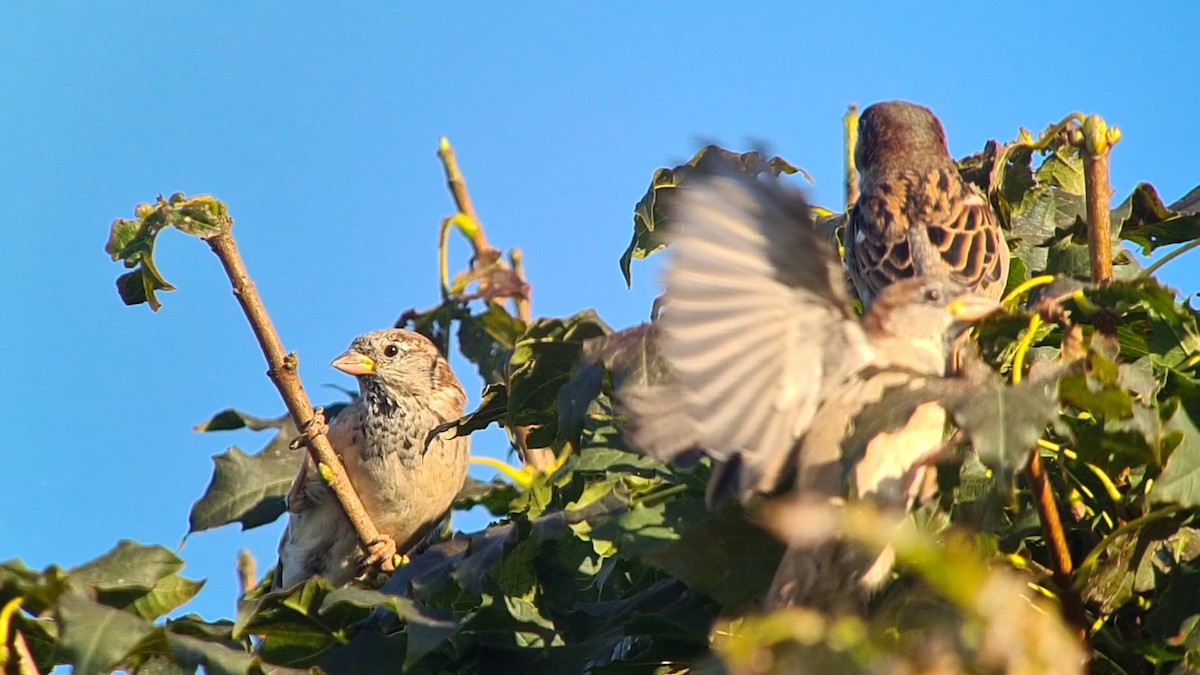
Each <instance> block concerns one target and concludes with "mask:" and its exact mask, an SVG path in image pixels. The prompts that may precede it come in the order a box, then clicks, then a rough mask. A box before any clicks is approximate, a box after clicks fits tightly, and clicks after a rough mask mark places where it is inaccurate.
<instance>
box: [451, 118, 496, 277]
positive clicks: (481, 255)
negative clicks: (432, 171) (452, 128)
mask: <svg viewBox="0 0 1200 675" xmlns="http://www.w3.org/2000/svg"><path fill="white" fill-rule="evenodd" d="M438 158H439V159H441V160H442V168H443V169H445V171H446V186H447V187H449V188H450V195H451V196H452V197H454V205H455V207H457V208H458V210H459V212H460V213H462V214H463V215H465V216H466V217H467V218H469V219H470V220H471V221H473V222H474V227H471V228H462V230H463V233H464V234H466V235H467V237H468V238H470V240H471V247H472V248H474V249H475V258H476V259H477V260H479V261H481V262H491V261H492V260H495V259H496V258H497V257H499V251H497V250H496V249H495V248H493V247H492V245H491V244H490V243H488V238H487V233H485V232H484V231H483V224H482V223H480V222H479V215H478V214H477V213H475V205H474V204H473V203H472V202H471V193H469V192H467V179H465V178H463V175H462V171H460V170H459V168H458V156H457V155H456V154H455V153H454V146H452V145H450V140H449V139H447V138H446V137H444V136H443V137H442V138H441V140H440V141H439V142H438Z"/></svg>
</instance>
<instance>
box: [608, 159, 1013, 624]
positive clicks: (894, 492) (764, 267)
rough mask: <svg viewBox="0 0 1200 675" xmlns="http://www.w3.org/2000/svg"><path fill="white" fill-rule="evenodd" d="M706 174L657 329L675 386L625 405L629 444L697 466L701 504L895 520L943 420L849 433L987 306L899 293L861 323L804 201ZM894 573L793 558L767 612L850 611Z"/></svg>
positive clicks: (696, 184)
mask: <svg viewBox="0 0 1200 675" xmlns="http://www.w3.org/2000/svg"><path fill="white" fill-rule="evenodd" d="M706 168H707V171H708V173H707V175H706V174H701V175H699V176H697V177H696V178H694V179H692V180H693V182H691V183H689V184H686V185H684V186H683V187H682V188H681V194H680V195H679V197H678V198H677V199H676V202H675V210H674V217H675V218H674V220H673V221H672V225H671V228H670V232H669V238H670V249H669V251H670V256H671V257H670V262H669V264H668V266H667V270H666V293H665V296H664V297H665V303H664V309H663V311H662V313H661V314H660V316H659V318H658V320H657V325H658V328H659V331H660V332H659V334H660V341H659V347H660V349H661V352H662V355H663V356H664V357H665V358H666V360H667V361H668V362H669V363H670V364H671V366H672V377H671V378H669V379H668V380H667V381H665V382H661V383H656V384H653V385H650V386H643V385H640V384H631V385H629V386H627V387H626V388H625V389H624V390H622V395H621V398H622V401H623V405H624V408H625V412H626V413H627V414H628V417H629V420H630V425H629V427H628V429H627V431H628V433H627V438H628V440H629V441H630V442H631V443H632V444H633V445H634V446H635V447H638V448H639V449H641V450H642V451H644V452H646V453H647V454H650V455H653V456H655V457H658V458H660V459H664V460H673V459H676V458H680V457H686V456H690V455H692V454H694V452H695V450H696V449H700V450H701V451H703V452H704V453H706V454H708V455H709V456H710V457H712V458H713V460H714V472H713V478H712V479H711V482H710V485H709V492H710V497H712V498H719V497H720V495H721V494H722V493H728V492H733V493H736V495H737V496H738V498H739V499H741V500H742V501H743V502H747V503H751V504H753V503H756V502H757V501H758V500H760V499H762V498H764V497H766V498H775V497H778V496H779V493H780V492H783V491H786V490H791V491H792V492H793V493H795V494H797V495H802V496H804V497H806V498H816V499H828V500H839V499H847V498H849V499H870V500H872V501H874V502H876V503H879V504H881V505H883V506H888V507H896V508H899V509H902V508H904V506H905V505H906V503H907V501H908V495H909V494H910V488H911V487H912V485H914V484H915V482H916V478H917V476H918V475H919V473H920V471H921V469H922V467H923V466H924V465H925V464H926V463H927V462H928V461H929V460H930V458H931V456H932V455H933V454H934V453H936V452H937V451H938V450H939V449H940V447H941V443H942V434H943V430H944V426H945V412H944V411H943V410H942V409H941V408H938V407H937V406H936V405H933V406H931V407H925V406H922V407H920V408H918V409H917V412H915V413H914V414H913V416H912V417H910V418H909V419H908V421H907V426H904V427H903V428H902V429H893V430H891V431H888V432H881V433H875V434H871V433H866V434H854V433H853V432H854V431H855V430H854V426H855V424H856V423H857V422H858V420H856V418H857V416H858V414H859V413H860V412H862V411H864V410H866V409H867V407H868V406H870V405H871V404H872V403H875V402H877V401H879V400H880V398H881V397H882V396H883V395H884V392H885V390H888V389H889V388H891V387H893V386H902V385H909V384H914V383H916V382H917V381H918V380H921V379H922V378H939V377H942V376H943V375H944V374H945V371H946V365H947V357H948V354H949V352H950V348H951V345H952V343H953V341H954V340H955V337H956V336H957V335H959V334H960V333H961V332H962V330H963V329H964V328H965V327H966V326H967V325H968V323H969V322H971V321H974V320H977V319H979V318H982V317H983V316H984V315H985V314H987V313H989V312H990V311H992V310H993V309H995V308H996V307H998V305H997V303H995V302H994V301H992V300H989V299H987V298H984V297H981V296H978V295H974V294H971V293H968V292H967V291H966V289H964V288H963V287H962V286H960V285H958V284H955V283H953V282H952V281H949V280H946V279H941V278H916V279H906V280H901V281H898V282H896V283H893V284H891V285H889V286H888V287H887V288H886V289H884V290H883V291H882V292H881V293H880V295H879V297H878V299H877V301H876V302H875V303H874V305H873V306H872V307H871V308H870V309H869V310H868V311H867V313H866V315H865V316H863V317H862V318H861V319H860V318H859V317H857V316H856V315H855V313H854V311H853V309H852V308H851V305H850V300H849V294H848V289H846V287H845V282H844V277H843V273H842V268H841V265H840V264H839V261H838V259H837V257H836V254H835V253H834V252H833V250H832V248H831V247H830V246H829V243H828V241H827V239H826V237H825V236H824V235H823V234H822V233H821V232H820V231H819V230H818V229H817V227H816V226H815V224H814V223H813V221H812V217H811V215H810V213H809V209H808V207H807V205H806V203H805V201H804V199H803V195H802V194H800V193H799V192H798V191H795V190H791V189H788V188H786V187H784V186H783V185H782V184H780V183H779V182H778V181H774V180H757V179H753V178H750V177H748V176H746V175H744V174H741V173H738V172H737V171H736V170H734V169H732V168H730V167H727V166H724V165H715V166H709V167H706ZM857 436H863V437H861V438H858V437H857ZM851 441H853V442H851ZM890 567H891V563H890V559H888V558H887V557H886V556H882V557H881V558H880V559H879V560H878V561H877V562H875V563H873V562H872V559H871V558H870V557H868V556H865V555H864V554H861V553H860V552H858V551H857V550H853V549H850V548H847V547H846V546H843V545H841V544H839V543H836V542H835V543H834V544H833V545H831V546H829V547H825V548H822V549H820V550H801V549H794V550H791V551H789V552H788V553H787V554H786V555H785V558H784V561H783V563H782V564H781V566H780V569H779V572H778V575H777V577H776V581H775V583H774V585H773V587H772V589H771V591H770V593H769V597H768V605H770V606H780V605H790V604H804V605H809V606H817V607H823V608H825V607H830V606H835V605H839V604H854V603H856V602H857V601H858V600H859V599H860V598H861V597H863V593H862V590H863V589H866V588H871V587H873V586H874V585H877V584H878V583H879V582H880V581H881V580H882V579H884V578H886V573H887V572H888V571H889V570H890Z"/></svg>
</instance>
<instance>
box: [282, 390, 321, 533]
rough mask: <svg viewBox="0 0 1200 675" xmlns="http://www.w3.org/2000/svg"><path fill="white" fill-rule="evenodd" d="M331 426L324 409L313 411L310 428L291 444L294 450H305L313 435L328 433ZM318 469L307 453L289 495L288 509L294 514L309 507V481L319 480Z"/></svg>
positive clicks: (309, 423)
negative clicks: (328, 423) (326, 422)
mask: <svg viewBox="0 0 1200 675" xmlns="http://www.w3.org/2000/svg"><path fill="white" fill-rule="evenodd" d="M328 432H329V426H328V425H326V424H325V411H324V409H322V408H317V409H316V410H314V411H313V418H312V419H311V420H309V422H308V426H307V428H306V429H304V430H303V431H302V433H301V434H300V435H299V436H297V437H296V439H295V440H293V441H292V443H291V448H292V449H293V450H296V449H300V448H304V447H305V445H306V444H307V441H308V439H309V438H311V436H312V434H313V433H322V434H324V433H328ZM317 476H318V474H317V467H316V464H314V463H313V459H312V455H310V454H308V452H307V450H306V451H305V456H304V462H302V463H301V464H300V472H299V473H298V474H296V480H294V481H292V487H291V488H290V489H289V490H288V493H287V508H288V511H291V512H292V513H300V512H301V511H303V510H304V509H305V508H307V507H308V504H309V501H310V500H309V498H308V492H307V490H308V483H309V481H315V480H317Z"/></svg>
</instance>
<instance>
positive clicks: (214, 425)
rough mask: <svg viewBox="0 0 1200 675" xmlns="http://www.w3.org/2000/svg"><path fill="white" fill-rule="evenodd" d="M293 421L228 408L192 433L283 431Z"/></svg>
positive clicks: (329, 412)
mask: <svg viewBox="0 0 1200 675" xmlns="http://www.w3.org/2000/svg"><path fill="white" fill-rule="evenodd" d="M326 413H327V416H329V417H331V416H332V415H333V414H334V411H332V410H327V411H326ZM289 419H291V417H290V416H289V415H284V416H282V417H276V418H273V419H272V418H266V417H255V416H253V415H251V414H249V413H244V412H242V411H240V410H236V409H234V408H226V409H224V410H222V411H221V412H219V413H217V414H215V415H213V416H212V417H210V418H209V419H208V420H207V421H204V422H201V423H200V424H197V425H196V426H194V427H192V431H199V432H201V433H203V432H208V431H233V430H235V429H252V430H254V431H262V430H263V429H282V428H283V427H284V426H285V424H286V422H287V420H289Z"/></svg>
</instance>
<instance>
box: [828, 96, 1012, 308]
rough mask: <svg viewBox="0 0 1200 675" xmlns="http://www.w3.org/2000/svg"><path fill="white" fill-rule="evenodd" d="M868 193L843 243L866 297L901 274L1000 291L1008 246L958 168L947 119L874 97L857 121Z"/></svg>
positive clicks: (859, 160)
mask: <svg viewBox="0 0 1200 675" xmlns="http://www.w3.org/2000/svg"><path fill="white" fill-rule="evenodd" d="M854 161H855V163H856V164H857V165H858V171H859V173H860V176H861V184H862V191H861V193H860V195H859V197H858V201H857V202H856V203H855V204H854V207H853V209H851V212H850V219H849V222H848V223H847V225H846V234H845V237H844V246H845V250H846V265H847V267H848V268H849V270H850V279H851V280H852V281H853V282H854V288H855V289H856V290H857V291H858V296H859V298H861V299H862V301H863V305H864V306H867V307H869V306H870V305H871V303H873V302H874V301H875V299H876V298H877V297H879V293H880V292H881V291H882V290H883V289H884V288H885V287H886V286H888V285H889V284H891V283H894V282H895V281H897V280H899V279H908V278H911V277H929V278H934V279H945V280H948V281H952V282H954V283H956V284H959V285H960V286H963V287H964V288H967V289H970V290H973V291H976V292H978V293H980V294H982V295H985V296H987V297H989V298H993V299H994V298H999V297H1000V294H1001V293H1003V292H1004V286H1005V283H1006V282H1007V281H1008V258H1009V253H1008V245H1007V244H1006V243H1005V241H1004V235H1003V232H1002V231H1001V230H1000V226H999V225H998V224H997V222H996V215H995V214H994V213H993V212H992V207H991V206H990V205H989V204H988V200H987V197H986V196H985V195H984V194H983V192H981V191H980V190H979V189H978V188H977V187H975V186H974V185H972V184H970V183H967V182H966V181H964V180H963V179H962V177H961V176H960V175H959V172H958V168H957V167H956V166H955V164H954V160H953V159H952V158H951V157H950V151H949V149H948V148H947V146H946V132H945V130H943V129H942V123H941V122H940V121H939V120H938V118H937V116H936V115H934V114H933V111H931V110H930V109H928V108H925V107H922V106H919V105H915V104H912V103H907V102H905V101H887V102H884V103H876V104H874V105H872V106H869V107H867V109H866V110H864V111H863V113H862V116H861V117H860V118H859V121H858V145H857V146H856V147H855V151H854Z"/></svg>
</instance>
